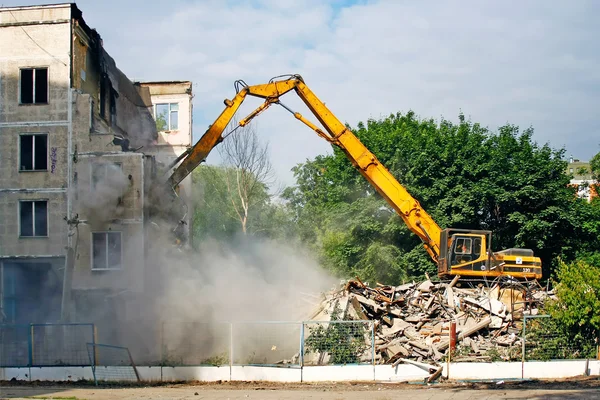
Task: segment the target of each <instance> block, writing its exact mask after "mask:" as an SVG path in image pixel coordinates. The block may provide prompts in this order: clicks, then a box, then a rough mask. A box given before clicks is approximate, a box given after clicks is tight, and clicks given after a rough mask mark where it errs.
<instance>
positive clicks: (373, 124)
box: [284, 112, 579, 283]
mask: <svg viewBox="0 0 600 400" xmlns="http://www.w3.org/2000/svg"><path fill="white" fill-rule="evenodd" d="M353 132H354V133H355V134H356V136H357V137H358V138H359V139H360V140H361V141H362V142H363V143H364V144H365V145H366V146H367V147H368V148H369V149H370V150H371V151H372V152H373V153H374V154H375V155H376V156H377V158H378V159H379V160H380V161H381V162H382V163H383V164H384V165H385V166H386V167H387V168H388V169H389V170H390V172H391V173H392V174H393V175H394V176H395V177H396V179H398V181H399V182H401V183H402V184H403V185H404V186H405V187H406V188H407V190H408V191H409V193H411V195H412V196H413V197H415V198H416V199H417V200H419V202H420V203H421V205H422V206H423V207H424V208H425V210H427V212H429V213H430V214H431V215H432V217H433V218H434V219H435V220H436V221H437V222H438V224H439V225H440V226H441V227H442V228H444V227H454V228H470V229H489V230H492V231H493V232H494V234H493V245H494V247H495V249H497V250H500V249H501V248H508V247H526V248H532V249H533V250H534V251H535V252H536V254H537V255H539V256H541V257H542V260H543V262H544V265H545V266H546V273H549V265H550V264H551V260H552V259H553V258H554V257H555V256H557V255H559V254H562V253H563V251H571V253H572V254H570V256H574V253H575V245H576V243H575V240H574V238H573V237H572V235H571V233H570V232H573V231H574V230H575V231H577V229H579V227H576V226H575V225H574V223H573V220H574V213H575V212H576V211H577V210H576V207H577V204H576V198H575V196H574V189H571V188H568V187H567V184H568V183H569V178H568V176H566V174H565V173H564V171H565V169H566V162H565V161H564V160H563V155H564V151H563V150H555V149H552V148H551V147H550V146H549V145H538V144H537V143H536V142H535V141H533V138H532V137H533V129H526V130H525V131H520V129H519V128H518V127H516V126H514V125H510V124H509V125H505V126H503V127H500V128H499V129H498V130H497V131H496V132H492V131H490V130H489V129H487V128H485V127H483V126H482V125H480V124H477V123H473V122H471V121H468V120H466V119H465V118H464V116H462V115H459V123H458V124H455V123H452V122H450V121H447V120H442V121H440V122H439V123H437V122H435V121H434V120H431V119H419V118H417V117H416V116H415V115H414V113H412V112H409V113H407V114H400V113H398V114H394V115H390V116H389V117H387V118H383V119H380V120H368V121H367V122H366V123H359V124H358V125H357V127H356V128H355V129H353ZM293 172H294V176H295V178H296V185H295V186H294V187H291V188H287V189H286V191H284V197H285V198H286V200H287V201H288V205H289V207H290V208H291V209H292V212H293V215H294V218H295V220H296V221H297V222H298V225H299V229H300V232H301V237H302V240H304V241H305V242H307V243H309V245H310V246H313V248H314V249H315V250H316V251H318V252H319V254H320V255H321V257H322V260H323V262H324V264H325V265H328V266H329V267H330V268H332V269H335V270H337V271H342V272H344V273H345V274H346V275H352V274H358V275H359V276H361V278H364V279H372V280H379V279H384V278H385V279H389V280H390V281H389V283H394V282H397V281H401V280H402V279H404V278H406V277H412V276H417V275H422V274H423V273H425V272H429V273H435V266H434V264H433V263H432V262H431V261H430V260H428V255H427V254H426V252H425V250H424V249H423V246H422V244H421V242H420V241H419V239H418V238H417V237H416V235H414V234H412V233H411V232H410V231H409V230H408V229H407V227H406V226H405V225H404V224H403V222H402V221H401V219H400V218H398V217H397V216H396V215H395V213H394V212H391V209H390V208H389V206H388V205H387V204H386V203H385V201H384V200H383V199H382V198H381V196H379V194H378V193H376V192H375V190H374V188H373V187H371V186H370V184H369V183H368V182H367V181H366V180H365V179H364V178H363V177H362V176H360V174H359V173H358V172H357V171H356V170H355V169H354V168H353V167H352V165H351V163H350V162H349V161H348V159H347V158H346V156H345V155H344V154H343V152H342V151H340V150H339V149H337V148H336V147H333V154H332V155H328V156H318V157H316V158H315V159H313V160H308V161H307V162H305V163H303V164H300V165H298V166H297V167H295V168H294V169H293ZM385 210H387V211H388V212H385ZM575 219H576V218H575ZM384 265H387V268H386V267H385V266H384Z"/></svg>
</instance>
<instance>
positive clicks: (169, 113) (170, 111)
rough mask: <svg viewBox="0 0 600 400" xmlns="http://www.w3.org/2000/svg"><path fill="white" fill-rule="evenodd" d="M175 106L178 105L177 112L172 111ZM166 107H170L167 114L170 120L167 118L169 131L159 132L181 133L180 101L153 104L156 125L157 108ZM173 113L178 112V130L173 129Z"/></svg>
mask: <svg viewBox="0 0 600 400" xmlns="http://www.w3.org/2000/svg"><path fill="white" fill-rule="evenodd" d="M173 104H176V105H177V110H172V109H171V106H172V105H173ZM164 105H167V106H169V110H168V112H167V117H168V118H167V121H166V122H167V129H165V130H163V131H159V132H177V131H179V129H180V128H179V121H180V119H179V111H180V108H181V107H180V104H179V102H178V101H174V102H170V101H167V102H164V103H156V104H153V105H152V115H153V117H154V123H156V108H157V106H164ZM173 112H177V128H175V129H173V128H171V114H172V113H173Z"/></svg>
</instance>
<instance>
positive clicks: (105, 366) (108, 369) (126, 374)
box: [86, 343, 140, 385]
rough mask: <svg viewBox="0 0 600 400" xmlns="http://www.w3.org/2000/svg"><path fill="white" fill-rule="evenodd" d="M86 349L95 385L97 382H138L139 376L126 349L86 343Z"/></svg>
mask: <svg viewBox="0 0 600 400" xmlns="http://www.w3.org/2000/svg"><path fill="white" fill-rule="evenodd" d="M86 348H87V356H88V362H89V364H88V365H91V366H92V373H93V375H94V381H95V382H96V385H97V384H98V381H99V380H100V381H119V382H123V381H137V382H139V380H140V375H139V374H138V371H137V368H136V366H135V363H134V362H133V358H132V357H131V353H130V352H129V349H128V348H127V347H121V346H112V345H108V344H98V343H87V344H86Z"/></svg>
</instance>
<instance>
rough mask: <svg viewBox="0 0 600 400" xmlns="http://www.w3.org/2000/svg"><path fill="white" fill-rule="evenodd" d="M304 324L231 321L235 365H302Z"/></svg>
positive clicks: (233, 363) (233, 362)
mask: <svg viewBox="0 0 600 400" xmlns="http://www.w3.org/2000/svg"><path fill="white" fill-rule="evenodd" d="M301 331H302V324H301V323H298V322H240V323H234V324H232V336H231V349H232V354H233V356H232V365H288V366H294V365H296V366H299V365H300V348H301Z"/></svg>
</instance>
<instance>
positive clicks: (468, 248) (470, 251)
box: [454, 236, 473, 256]
mask: <svg viewBox="0 0 600 400" xmlns="http://www.w3.org/2000/svg"><path fill="white" fill-rule="evenodd" d="M460 241H462V243H463V244H467V243H468V246H465V247H466V251H464V252H463V251H462V249H461V250H460V251H459V243H460ZM454 253H455V254H457V255H463V256H464V255H471V254H473V239H472V238H470V237H465V236H462V237H458V238H456V244H455V245H454Z"/></svg>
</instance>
